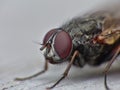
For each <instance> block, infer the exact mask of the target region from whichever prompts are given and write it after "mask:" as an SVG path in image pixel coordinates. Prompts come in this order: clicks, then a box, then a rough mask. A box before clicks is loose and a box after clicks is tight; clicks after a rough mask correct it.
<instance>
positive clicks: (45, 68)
mask: <svg viewBox="0 0 120 90" xmlns="http://www.w3.org/2000/svg"><path fill="white" fill-rule="evenodd" d="M47 70H48V60H45V65H44V69H43V70H42V71H40V72H38V73H36V74H34V75H31V76H28V77H24V78H15V80H17V81H23V80H28V79H31V78H34V77H37V76H38V75H41V74H43V73H45V71H47Z"/></svg>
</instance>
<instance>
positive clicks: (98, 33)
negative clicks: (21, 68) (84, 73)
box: [15, 11, 120, 90]
mask: <svg viewBox="0 0 120 90" xmlns="http://www.w3.org/2000/svg"><path fill="white" fill-rule="evenodd" d="M40 50H41V51H42V52H43V55H44V57H45V65H44V69H43V71H40V72H38V73H36V74H34V75H32V76H29V77H25V78H16V79H15V80H26V79H31V78H33V77H36V76H38V75H40V74H43V73H44V72H45V71H47V70H48V63H51V64H60V63H63V62H66V61H68V65H67V67H66V69H65V71H64V73H63V76H62V77H61V78H60V79H59V80H58V81H57V82H55V84H53V85H52V86H51V87H48V88H49V89H51V88H54V87H55V86H56V85H57V84H59V82H61V81H62V80H63V79H64V78H65V77H66V76H67V75H68V73H69V70H70V68H71V66H72V65H75V66H78V67H80V68H83V67H84V66H85V65H86V64H88V65H90V66H100V65H101V64H103V63H107V66H106V68H105V70H104V85H105V88H106V89H107V90H108V89H109V87H108V85H107V74H108V71H109V69H110V67H111V65H112V63H113V62H114V61H115V59H116V57H117V56H119V54H120V17H118V16H116V15H115V14H114V13H112V12H107V11H98V12H95V13H92V14H89V15H84V16H80V17H75V18H73V19H71V20H70V21H68V22H66V23H65V24H63V25H61V26H60V27H58V28H54V29H51V30H50V31H48V32H47V34H46V35H45V37H44V39H43V43H42V47H41V48H40Z"/></svg>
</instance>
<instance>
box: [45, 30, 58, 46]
mask: <svg viewBox="0 0 120 90" xmlns="http://www.w3.org/2000/svg"><path fill="white" fill-rule="evenodd" d="M55 32H56V30H55V29H54V30H50V31H49V32H47V34H46V35H45V37H44V39H43V44H44V45H45V44H46V43H47V41H48V40H49V38H50V37H51V36H52V35H53V34H54V33H55Z"/></svg>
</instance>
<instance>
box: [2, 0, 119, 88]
mask: <svg viewBox="0 0 120 90" xmlns="http://www.w3.org/2000/svg"><path fill="white" fill-rule="evenodd" d="M115 1H118V0H114V2H115ZM104 2H109V3H110V0H106V1H104V0H92V1H91V0H59V1H58V0H49V1H48V0H0V90H1V89H5V88H6V90H44V89H45V87H46V86H50V85H52V84H53V83H54V82H55V81H56V80H57V79H59V78H60V76H61V75H62V73H63V71H64V69H65V68H66V65H67V64H64V65H60V66H56V65H55V66H53V65H50V66H51V68H50V70H49V71H48V72H47V73H45V74H44V75H41V76H39V77H37V78H34V79H32V80H28V81H23V82H14V81H12V80H13V78H15V77H17V76H21V77H22V76H29V75H30V74H33V73H35V72H37V71H39V70H42V67H43V65H44V58H43V56H42V54H41V53H40V51H39V48H40V45H37V44H35V43H33V41H38V42H42V38H43V37H44V35H45V33H46V32H47V31H48V30H50V29H52V28H55V27H59V25H61V24H63V23H64V22H65V21H67V20H69V19H70V18H72V17H74V16H76V15H79V14H82V13H84V12H86V11H89V9H91V8H94V7H96V6H98V5H99V4H102V3H104ZM109 3H106V4H109ZM118 62H119V60H118ZM117 64H118V66H119V63H117ZM114 66H115V65H114ZM63 67H64V68H63ZM103 67H104V65H103ZM103 67H101V68H100V69H99V68H97V69H96V70H94V69H95V68H90V69H89V67H88V66H87V67H85V68H84V69H80V68H74V67H72V68H71V72H70V74H69V75H68V79H67V78H66V79H65V80H64V81H62V82H61V83H60V84H59V85H58V86H57V87H56V88H54V90H96V89H97V90H104V84H103V75H102V71H103V69H104V68H103ZM58 71H59V72H58ZM119 78H120V68H119V67H115V68H114V69H113V70H111V73H110V74H109V81H108V82H109V86H110V87H111V88H113V90H119V89H120V85H119V84H120V80H119Z"/></svg>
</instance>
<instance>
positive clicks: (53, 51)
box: [40, 29, 72, 64]
mask: <svg viewBox="0 0 120 90" xmlns="http://www.w3.org/2000/svg"><path fill="white" fill-rule="evenodd" d="M40 50H41V51H42V52H43V54H44V57H45V59H46V60H48V61H49V62H50V63H52V64H57V63H61V62H63V61H65V60H66V59H67V58H68V57H69V56H70V54H71V51H72V39H71V37H70V35H69V34H68V33H67V32H65V31H64V30H62V29H52V30H50V31H49V32H47V34H46V35H45V37H44V39H43V44H42V47H41V48H40Z"/></svg>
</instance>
